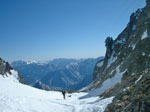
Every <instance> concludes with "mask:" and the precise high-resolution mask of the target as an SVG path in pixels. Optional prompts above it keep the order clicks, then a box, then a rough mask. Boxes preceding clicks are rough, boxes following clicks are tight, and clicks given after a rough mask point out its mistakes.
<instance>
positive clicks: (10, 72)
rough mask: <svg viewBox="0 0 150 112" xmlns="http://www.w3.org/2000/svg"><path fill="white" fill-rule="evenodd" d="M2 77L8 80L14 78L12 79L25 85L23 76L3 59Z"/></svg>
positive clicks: (1, 63)
mask: <svg viewBox="0 0 150 112" xmlns="http://www.w3.org/2000/svg"><path fill="white" fill-rule="evenodd" d="M0 75H1V76H3V77H4V78H8V77H10V76H12V77H13V78H12V77H11V78H12V79H16V80H18V81H19V82H20V83H24V80H23V78H22V77H21V75H20V74H19V73H18V72H17V71H15V70H14V69H13V68H12V67H11V66H10V64H9V63H8V62H5V61H4V60H3V59H1V58H0Z"/></svg>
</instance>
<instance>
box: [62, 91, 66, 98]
mask: <svg viewBox="0 0 150 112" xmlns="http://www.w3.org/2000/svg"><path fill="white" fill-rule="evenodd" d="M62 94H63V97H64V99H66V91H65V90H62Z"/></svg>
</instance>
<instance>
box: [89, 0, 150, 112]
mask: <svg viewBox="0 0 150 112" xmlns="http://www.w3.org/2000/svg"><path fill="white" fill-rule="evenodd" d="M105 42H106V48H107V51H106V55H105V59H104V60H102V61H99V62H98V63H97V64H96V66H95V70H94V73H93V80H94V82H93V84H92V85H91V86H90V88H88V89H89V90H92V89H93V88H102V87H103V86H104V85H105V84H106V82H107V81H108V80H110V83H112V84H110V86H109V89H107V88H108V87H107V88H106V89H104V91H105V92H103V93H102V94H101V95H100V96H103V97H110V96H115V98H114V100H113V102H112V103H111V104H110V105H109V106H108V107H107V109H106V110H105V111H106V112H150V0H147V1H146V7H144V8H143V9H138V10H137V11H136V12H135V13H133V14H132V15H131V17H130V22H129V23H128V24H127V27H126V28H125V29H124V30H123V32H121V33H120V34H119V36H118V37H117V38H116V39H115V40H113V39H112V37H108V38H107V39H106V41H105ZM115 77H117V80H114V78H115ZM107 86H108V83H107Z"/></svg>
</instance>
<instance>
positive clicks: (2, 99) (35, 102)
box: [0, 75, 113, 112]
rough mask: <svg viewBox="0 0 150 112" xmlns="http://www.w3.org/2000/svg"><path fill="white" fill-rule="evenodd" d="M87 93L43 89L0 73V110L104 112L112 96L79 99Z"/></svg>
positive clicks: (9, 111)
mask: <svg viewBox="0 0 150 112" xmlns="http://www.w3.org/2000/svg"><path fill="white" fill-rule="evenodd" d="M86 94H87V93H73V94H71V97H68V95H69V94H67V98H66V100H64V99H63V97H62V94H61V93H60V92H54V91H49V92H48V91H43V90H39V89H35V88H32V87H30V86H27V85H23V84H20V83H19V82H16V81H13V80H12V78H9V77H8V78H4V77H2V76H1V75H0V112H104V110H105V108H106V106H107V105H108V104H109V103H111V102H112V100H113V97H110V98H107V99H103V100H102V99H100V98H99V97H91V98H86V99H79V98H80V97H82V96H85V95H86Z"/></svg>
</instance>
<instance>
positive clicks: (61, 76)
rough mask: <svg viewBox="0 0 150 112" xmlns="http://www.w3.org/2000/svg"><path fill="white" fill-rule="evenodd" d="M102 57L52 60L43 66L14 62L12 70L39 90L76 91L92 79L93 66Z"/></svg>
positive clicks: (32, 62) (28, 62) (26, 62)
mask: <svg viewBox="0 0 150 112" xmlns="http://www.w3.org/2000/svg"><path fill="white" fill-rule="evenodd" d="M103 58H104V57H99V58H95V59H94V58H89V59H79V60H77V59H63V58H61V59H54V60H52V61H48V62H47V63H45V64H41V63H38V62H35V61H14V62H12V63H11V65H12V66H13V68H14V69H16V70H17V71H19V73H21V74H22V76H23V78H24V80H25V82H26V83H27V84H28V85H31V86H34V87H36V88H39V89H45V90H51V89H52V90H56V89H60V88H61V89H71V90H78V89H80V88H82V87H84V86H86V85H87V84H89V83H90V82H92V79H93V75H92V74H93V71H94V66H95V64H96V62H97V61H98V60H102V59H103Z"/></svg>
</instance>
